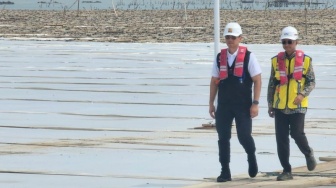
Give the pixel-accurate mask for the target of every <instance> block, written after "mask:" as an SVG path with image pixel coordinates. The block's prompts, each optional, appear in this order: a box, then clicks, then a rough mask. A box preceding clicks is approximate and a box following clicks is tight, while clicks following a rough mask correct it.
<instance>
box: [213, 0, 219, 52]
mask: <svg viewBox="0 0 336 188" xmlns="http://www.w3.org/2000/svg"><path fill="white" fill-rule="evenodd" d="M219 7H220V6H219V0H214V49H215V51H214V54H215V57H214V59H216V57H217V54H218V53H219V51H220V48H219V43H220V8H219Z"/></svg>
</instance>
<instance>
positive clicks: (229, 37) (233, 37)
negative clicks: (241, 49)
mask: <svg viewBox="0 0 336 188" xmlns="http://www.w3.org/2000/svg"><path fill="white" fill-rule="evenodd" d="M236 38H237V37H236V36H231V35H226V36H225V39H226V40H229V39H232V40H236Z"/></svg>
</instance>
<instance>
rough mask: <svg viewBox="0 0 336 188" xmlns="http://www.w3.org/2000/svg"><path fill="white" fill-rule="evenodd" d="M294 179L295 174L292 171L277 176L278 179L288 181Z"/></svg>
mask: <svg viewBox="0 0 336 188" xmlns="http://www.w3.org/2000/svg"><path fill="white" fill-rule="evenodd" d="M292 179H293V176H292V173H291V172H282V173H281V174H280V175H278V177H277V181H287V180H292Z"/></svg>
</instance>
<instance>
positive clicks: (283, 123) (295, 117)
mask: <svg viewBox="0 0 336 188" xmlns="http://www.w3.org/2000/svg"><path fill="white" fill-rule="evenodd" d="M280 39H281V42H282V47H283V48H284V50H285V51H284V52H280V53H279V54H278V55H277V56H275V57H273V58H272V69H271V75H270V80H269V84H268V92H267V101H268V114H269V116H270V117H272V118H273V117H274V119H275V135H276V142H277V150H278V157H279V159H280V163H281V165H282V167H283V172H282V173H281V174H280V175H279V176H278V177H277V180H278V181H285V180H291V179H293V176H292V168H291V165H290V163H289V155H290V146H289V135H291V137H292V138H293V139H294V140H295V143H296V144H297V145H298V147H299V149H300V151H301V152H302V153H303V154H304V155H305V158H306V162H307V168H308V170H310V171H312V170H314V169H315V167H316V161H315V157H314V152H313V149H312V148H311V147H310V146H309V144H308V140H307V137H306V135H305V133H304V120H305V114H306V112H307V107H308V95H309V94H310V92H311V91H312V90H313V89H314V88H315V75H314V71H313V65H312V59H311V57H309V56H308V55H306V54H304V52H303V51H301V50H296V46H297V44H298V32H297V30H296V29H295V28H294V27H291V26H288V27H285V28H284V29H283V30H282V34H281V37H280Z"/></svg>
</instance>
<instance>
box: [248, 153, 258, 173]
mask: <svg viewBox="0 0 336 188" xmlns="http://www.w3.org/2000/svg"><path fill="white" fill-rule="evenodd" d="M247 161H248V164H249V169H248V173H249V175H250V177H251V178H254V177H256V175H257V174H258V164H257V158H256V155H255V154H254V153H253V154H249V155H247Z"/></svg>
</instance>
